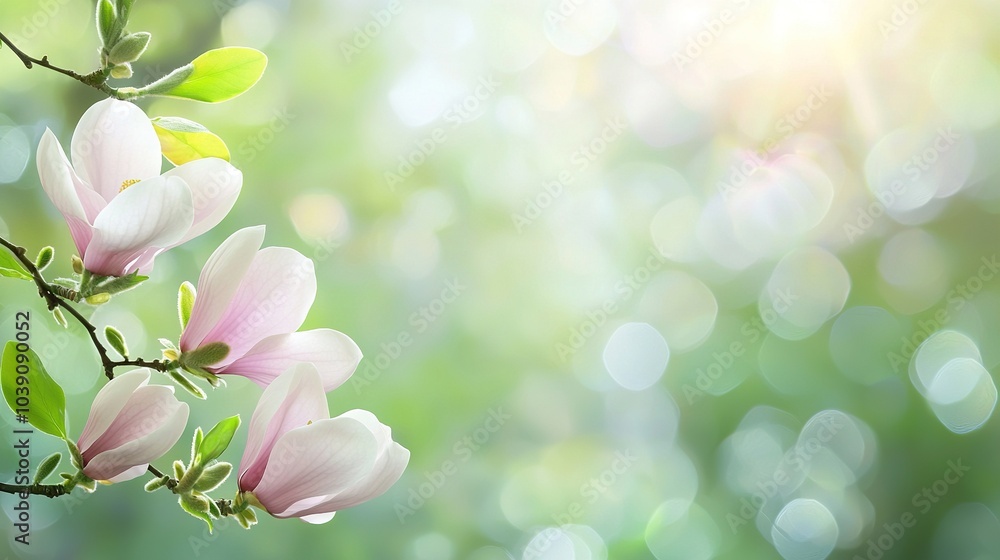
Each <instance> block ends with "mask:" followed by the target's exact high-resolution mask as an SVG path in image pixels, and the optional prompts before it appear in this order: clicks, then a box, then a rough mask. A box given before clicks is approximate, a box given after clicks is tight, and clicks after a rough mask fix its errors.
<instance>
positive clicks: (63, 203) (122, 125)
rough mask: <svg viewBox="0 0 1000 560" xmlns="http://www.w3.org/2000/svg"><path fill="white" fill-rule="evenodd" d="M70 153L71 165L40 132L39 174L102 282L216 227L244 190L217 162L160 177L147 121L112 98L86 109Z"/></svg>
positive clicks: (139, 268)
mask: <svg viewBox="0 0 1000 560" xmlns="http://www.w3.org/2000/svg"><path fill="white" fill-rule="evenodd" d="M70 152H71V157H72V160H73V163H72V164H70V161H69V159H67V158H66V154H65V153H64V152H63V148H62V146H61V145H60V144H59V140H57V139H56V136H55V134H53V133H52V131H51V130H48V129H46V130H45V133H44V134H43V135H42V140H41V142H40V143H39V145H38V157H37V160H38V176H39V179H40V180H41V183H42V188H43V189H44V190H45V193H46V194H47V195H48V196H49V198H50V199H51V200H52V203H53V204H54V205H55V207H56V208H57V209H58V210H59V212H61V213H62V215H63V217H64V218H65V219H66V222H67V224H69V230H70V234H71V235H72V236H73V242H74V243H75V244H76V248H77V251H79V254H80V257H81V258H83V264H84V266H85V267H86V268H87V270H89V271H91V272H92V273H94V274H100V275H103V276H124V275H127V274H130V273H132V272H143V273H144V272H147V271H148V270H150V269H151V268H152V266H153V259H154V258H155V257H156V255H158V254H160V253H161V252H163V251H165V250H167V249H169V248H171V247H175V246H177V245H180V244H181V243H184V242H185V241H188V240H189V239H192V238H194V237H197V236H199V235H201V234H202V233H205V232H206V231H208V230H209V229H211V228H213V227H215V225H216V224H218V223H219V222H220V221H222V219H223V218H224V217H225V216H226V214H228V213H229V210H230V209H231V208H232V207H233V204H234V203H235V202H236V198H237V196H238V195H239V193H240V189H241V188H242V186H243V175H242V174H241V173H240V172H239V171H238V170H237V169H236V168H235V167H233V166H232V165H230V164H229V162H226V161H224V160H222V159H219V158H204V159H199V160H195V161H192V162H189V163H185V164H184V165H181V166H178V167H175V168H173V169H171V170H170V171H167V172H166V173H164V174H162V175H161V174H160V164H161V161H162V156H161V155H160V142H159V140H158V139H157V137H156V131H155V130H154V129H153V125H152V124H151V123H150V121H149V118H147V117H146V115H145V114H144V113H143V112H142V110H141V109H139V108H138V107H136V106H135V105H133V104H132V103H128V102H125V101H118V100H115V99H107V100H104V101H100V102H98V103H96V104H94V105H93V106H92V107H90V108H89V109H87V111H86V112H85V113H84V114H83V117H81V118H80V122H79V123H78V124H77V125H76V130H75V131H74V132H73V140H72V142H71V145H70Z"/></svg>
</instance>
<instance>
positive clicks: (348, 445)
mask: <svg viewBox="0 0 1000 560" xmlns="http://www.w3.org/2000/svg"><path fill="white" fill-rule="evenodd" d="M409 460H410V452H409V451H407V450H406V449H405V448H404V447H402V446H401V445H399V444H398V443H396V442H394V441H392V432H391V430H390V429H389V428H388V427H387V426H385V425H383V424H381V423H380V422H379V421H378V419H376V418H375V415H373V414H372V413H370V412H368V411H365V410H352V411H350V412H345V413H344V414H341V415H340V416H338V417H336V418H330V413H329V410H328V409H327V404H326V395H325V393H324V391H323V386H322V384H321V381H320V377H319V374H318V373H317V372H316V368H315V367H314V366H313V365H312V364H299V365H297V366H296V367H294V368H292V369H290V370H288V371H287V372H286V373H284V374H283V375H281V376H280V377H278V379H276V380H275V381H274V382H273V383H271V385H270V386H268V388H267V389H265V390H264V394H263V395H261V397H260V402H259V403H257V408H256V410H254V413H253V417H252V418H251V419H250V428H249V433H248V435H247V446H246V451H244V453H243V460H242V461H240V469H239V491H240V494H241V495H242V496H243V499H244V500H246V501H248V502H249V503H251V504H253V505H256V506H258V507H261V508H263V509H265V510H267V512H268V513H270V514H271V515H273V516H274V517H282V518H284V517H299V518H302V520H303V521H308V522H309V523H326V522H327V521H329V520H330V519H332V518H333V515H334V513H335V512H336V511H339V510H342V509H344V508H348V507H351V506H355V505H358V504H360V503H362V502H365V501H368V500H370V499H372V498H375V497H378V496H380V495H382V494H383V493H384V492H385V491H386V490H388V489H389V487H390V486H392V485H393V484H394V483H395V482H396V481H397V480H398V479H399V477H400V475H402V474H403V470H404V469H405V468H406V464H407V463H408V462H409Z"/></svg>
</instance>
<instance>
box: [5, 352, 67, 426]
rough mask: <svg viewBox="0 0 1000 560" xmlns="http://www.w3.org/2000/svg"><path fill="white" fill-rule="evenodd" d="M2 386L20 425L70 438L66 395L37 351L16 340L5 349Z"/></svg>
mask: <svg viewBox="0 0 1000 560" xmlns="http://www.w3.org/2000/svg"><path fill="white" fill-rule="evenodd" d="M0 385H2V386H3V396H4V400H6V401H7V405H8V406H10V409H11V410H13V411H14V412H15V413H16V414H17V419H18V421H19V422H22V423H23V422H28V423H30V424H31V425H32V426H34V427H35V428H38V429H39V430H41V431H43V432H45V433H47V434H51V435H54V436H56V437H60V438H62V439H66V394H65V393H63V390H62V387H60V386H59V384H58V383H56V382H55V380H54V379H52V378H51V377H49V374H48V372H47V371H45V366H44V365H42V360H41V359H40V358H39V357H38V354H35V352H34V350H31V349H30V348H26V347H24V346H23V343H21V344H19V343H17V342H15V341H13V340H11V341H9V342H8V343H7V345H6V346H4V349H3V357H2V358H0ZM29 387H30V397H28V396H27V395H28V391H29Z"/></svg>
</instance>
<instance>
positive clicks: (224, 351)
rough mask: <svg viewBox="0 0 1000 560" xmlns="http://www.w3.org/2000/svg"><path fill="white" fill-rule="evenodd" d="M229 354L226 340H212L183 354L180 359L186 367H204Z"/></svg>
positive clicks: (223, 358)
mask: <svg viewBox="0 0 1000 560" xmlns="http://www.w3.org/2000/svg"><path fill="white" fill-rule="evenodd" d="M228 355H229V345H228V344H226V343H225V342H212V343H209V344H206V345H204V346H199V347H198V348H195V349H194V350H192V351H190V352H184V353H182V354H181V357H180V359H179V360H178V361H180V363H181V365H182V366H184V367H192V368H202V367H207V366H211V365H212V364H217V363H219V362H221V361H222V360H225V359H226V356H228Z"/></svg>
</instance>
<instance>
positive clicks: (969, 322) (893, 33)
mask: <svg viewBox="0 0 1000 560" xmlns="http://www.w3.org/2000/svg"><path fill="white" fill-rule="evenodd" d="M92 14H93V4H92V2H89V1H83V0H43V1H39V2H36V1H28V0H25V1H18V2H4V3H3V4H2V6H0V30H2V31H3V32H4V33H5V34H7V35H8V36H10V37H11V39H13V40H14V41H15V42H16V44H17V45H19V46H20V47H21V48H22V49H23V50H25V51H26V52H28V53H29V54H31V55H33V56H38V57H40V56H42V55H48V56H49V57H50V60H51V61H52V62H53V63H55V64H58V65H61V66H64V67H69V68H73V69H76V70H79V71H89V70H90V69H92V68H93V67H95V65H96V50H97V37H96V32H95V30H94V25H93V22H92ZM998 18H1000V4H998V3H996V2H995V1H993V0H959V1H956V2H950V3H944V2H919V1H917V0H896V1H885V0H883V1H879V2H863V1H862V0H844V1H842V2H836V3H835V2H824V1H820V0H731V1H714V0H709V1H704V2H695V1H693V0H685V1H669V0H660V1H653V0H617V1H611V0H548V1H537V2H536V1H529V0H507V1H503V2H501V1H498V0H495V1H491V2H468V3H445V2H437V1H426V2H410V1H408V0H400V1H396V0H394V1H392V2H389V3H385V2H378V1H362V0H329V1H320V0H299V1H295V2H292V1H291V0H211V1H207V2H201V1H195V0H184V1H170V2H168V1H154V0H138V1H137V2H136V5H135V8H134V10H133V17H132V23H131V25H130V26H129V29H130V30H131V31H149V32H151V33H152V34H153V40H152V43H151V45H150V49H149V51H148V52H147V54H146V56H145V57H144V58H143V59H142V60H141V61H139V62H138V63H137V64H136V65H135V76H134V77H133V78H132V80H131V81H128V82H124V83H133V84H135V85H141V84H142V83H146V82H148V81H150V80H152V79H155V78H157V77H159V76H161V75H163V74H165V73H166V72H168V71H169V70H171V69H172V68H174V67H176V66H179V65H181V64H184V63H186V62H188V61H189V60H191V59H192V58H194V57H195V56H197V55H198V54H200V53H201V52H203V51H205V50H207V49H210V48H215V47H219V46H225V45H242V46H250V47H255V48H258V49H261V50H263V51H265V52H266V53H267V55H268V56H269V58H270V62H269V66H268V69H267V72H266V73H265V75H264V77H263V79H262V80H261V82H260V83H259V84H258V85H257V86H256V87H255V88H254V89H253V90H251V91H250V92H249V93H247V94H245V95H243V96H241V97H239V98H237V99H235V100H233V101H230V102H227V103H224V104H220V105H204V104H198V103H192V102H184V101H181V100H168V99H153V100H142V101H141V102H140V103H139V105H140V106H141V107H142V108H143V109H144V110H146V112H147V113H148V114H149V115H150V116H159V115H177V116H183V117H186V118H189V119H192V120H195V121H197V122H200V123H202V124H204V125H206V126H207V127H209V128H210V129H211V130H213V131H214V132H216V133H217V134H219V135H220V136H222V137H223V138H224V139H225V140H226V142H227V143H228V144H229V147H230V149H231V150H232V161H233V164H234V165H236V166H237V167H239V168H240V169H241V170H242V171H243V173H244V178H245V180H244V187H243V193H242V195H241V197H240V199H239V201H238V202H237V204H236V207H235V208H234V210H233V211H232V212H231V213H230V215H229V216H228V217H227V218H226V219H225V220H224V221H223V222H222V223H221V224H220V225H219V226H218V227H216V228H215V229H214V230H212V231H211V232H210V233H208V234H206V235H204V236H202V237H200V238H198V239H196V240H194V241H192V242H190V243H188V244H186V245H184V246H183V247H180V248H177V249H174V250H171V251H170V252H168V253H166V254H164V255H162V256H160V257H159V258H158V259H157V264H156V269H155V273H154V275H153V278H152V279H151V280H149V281H148V282H147V283H146V284H145V285H144V286H143V287H142V289H139V290H135V291H133V292H130V293H127V294H124V295H122V296H121V297H117V298H115V300H114V302H113V303H112V304H110V305H107V306H104V307H101V308H99V309H97V310H96V311H94V312H93V313H94V315H93V321H94V322H95V323H96V324H98V325H104V324H109V323H110V324H114V325H116V326H118V327H119V328H120V329H121V330H122V331H123V332H124V333H125V335H126V336H127V338H128V340H129V343H130V346H131V347H132V348H133V349H134V350H133V352H134V353H135V354H137V355H138V354H141V355H143V356H144V357H148V358H152V357H157V355H158V352H159V350H158V344H157V342H156V339H157V338H159V337H165V338H170V339H174V340H176V338H177V336H178V334H179V333H178V326H177V321H176V312H175V307H174V306H175V294H176V288H177V286H178V284H179V283H181V282H182V281H184V280H192V281H193V280H195V279H196V278H197V275H198V272H199V271H200V269H201V265H202V263H203V262H204V261H205V259H206V258H207V257H208V255H209V254H211V252H212V251H213V249H214V248H215V247H216V246H217V245H218V243H220V242H221V241H222V240H223V239H225V238H226V237H227V236H228V235H229V234H230V233H232V232H233V231H235V230H236V229H239V228H242V227H246V226H249V225H255V224H266V225H267V237H266V240H265V245H282V246H289V247H294V248H296V249H297V250H299V251H301V252H303V253H304V254H306V255H307V256H310V257H312V258H314V260H315V261H316V273H317V276H318V280H319V286H320V289H319V293H318V295H317V298H316V303H315V305H314V306H313V308H312V311H311V313H310V315H309V318H308V319H307V321H306V325H305V326H304V328H318V327H332V328H335V329H338V330H341V331H343V332H345V333H347V334H349V335H350V336H351V337H353V338H354V340H355V341H357V343H358V344H359V345H360V347H361V348H362V350H363V351H364V352H365V356H366V357H365V359H364V361H363V362H362V364H361V367H360V368H359V371H358V373H356V374H355V377H354V379H353V381H351V382H349V383H347V384H345V385H344V386H343V387H341V388H339V389H338V390H336V391H334V392H333V393H331V394H330V395H329V401H330V406H331V411H332V412H333V413H334V414H338V413H339V412H342V411H345V410H349V409H353V408H364V409H368V410H371V411H373V412H374V413H375V414H376V415H377V416H378V417H379V418H380V419H381V420H382V421H383V422H384V423H386V424H388V425H389V426H391V427H392V429H393V435H394V437H395V439H396V440H397V441H399V442H400V443H402V444H403V445H404V446H406V447H407V448H408V449H410V450H411V452H412V459H411V462H410V466H409V468H408V470H407V472H406V473H405V474H404V476H403V478H402V479H401V480H400V481H399V482H398V483H397V484H396V485H395V486H394V487H393V488H392V489H391V490H390V491H389V492H388V493H387V494H385V495H384V496H382V497H380V498H378V499H376V500H374V501H371V502H369V503H366V504H364V505H361V506H358V507H356V508H353V509H350V510H347V511H344V512H341V513H339V514H338V515H337V516H336V517H335V518H334V520H333V521H331V522H330V523H329V524H326V525H321V526H310V525H307V524H305V523H302V522H299V521H297V520H275V519H271V518H268V517H266V516H262V517H261V522H260V524H259V525H257V526H256V527H254V528H253V530H251V531H250V532H246V531H244V530H243V529H241V528H239V527H238V526H236V524H235V523H231V522H230V523H222V524H220V525H219V530H218V531H217V533H216V534H213V535H208V534H207V533H206V532H205V530H204V526H203V525H202V524H201V523H200V522H199V521H197V520H195V519H193V518H191V517H188V516H187V515H185V514H183V513H182V512H181V511H180V509H179V508H178V507H177V505H176V503H175V501H174V500H172V499H171V497H170V496H168V495H166V494H153V495H146V494H144V493H143V492H142V484H143V481H142V480H141V479H140V480H134V481H130V482H127V483H123V484H120V485H115V486H112V487H101V488H99V491H98V492H96V493H94V494H92V495H83V494H81V493H74V494H73V496H72V497H70V498H68V499H65V498H64V499H59V500H53V501H48V500H45V499H43V498H35V499H34V501H33V503H32V508H33V509H32V512H33V521H32V529H33V533H32V544H31V546H30V547H23V546H19V545H18V546H15V545H14V543H13V542H12V541H11V539H12V538H13V531H12V530H11V529H10V528H9V524H6V525H5V530H6V531H7V535H8V538H7V539H6V540H7V546H10V552H9V553H7V557H9V558H69V559H106V558H134V557H148V558H237V557H244V558H378V559H382V558H392V559H396V558H399V559H412V560H450V559H470V560H503V559H515V560H521V559H524V560H529V559H535V558H544V559H546V560H569V559H603V558H612V559H632V558H636V559H638V558H656V559H658V560H666V559H678V560H707V559H710V558H718V559H732V560H744V559H772V558H782V557H783V558H786V559H788V560H791V559H803V560H804V559H820V558H824V557H829V558H869V559H872V560H875V559H877V558H887V559H888V558H899V559H911V558H933V559H942V560H944V559H947V560H985V559H991V558H1000V522H998V520H997V511H998V508H1000V483H998V482H997V479H998V475H997V472H998V467H1000V453H998V451H997V436H998V435H1000V429H998V426H997V423H996V421H993V420H992V419H991V418H990V417H991V414H992V411H993V407H994V405H995V403H996V388H995V384H994V382H993V380H992V378H991V376H990V374H989V373H988V371H987V370H989V369H992V368H994V367H995V366H996V365H997V364H998V363H1000V332H998V327H1000V317H998V313H1000V282H996V281H991V280H992V275H993V274H994V273H995V272H996V271H995V269H993V268H991V266H987V265H984V264H983V263H984V262H985V263H988V264H991V263H992V262H993V259H995V258H996V253H997V252H998V248H997V246H998V242H997V241H996V239H997V234H998V233H1000V228H998V227H997V226H996V225H995V223H996V214H997V212H1000V189H998V188H997V187H998V182H997V178H996V173H997V170H998V166H997V165H996V160H994V159H993V157H992V155H991V153H992V149H993V148H994V147H998V145H1000V135H998V134H997V131H998V128H997V126H996V125H997V122H998V120H1000V71H998V61H997V56H998V53H1000V35H998V34H997V32H996V25H995V24H996V22H997V21H998ZM100 98H101V96H100V94H99V93H97V92H95V91H93V90H90V89H88V88H86V87H84V86H83V85H81V84H79V83H75V82H72V81H70V80H68V79H66V78H65V77H63V76H59V75H57V74H55V73H53V72H49V71H46V70H43V69H34V70H30V71H29V70H26V69H25V68H24V67H23V66H21V65H20V64H19V62H18V60H17V59H16V58H15V57H14V56H13V55H12V54H11V53H10V51H9V50H8V49H2V50H0V233H2V234H3V235H5V236H9V238H11V239H12V240H13V241H14V242H16V243H18V244H20V245H23V246H26V247H28V248H29V251H35V250H37V249H38V248H39V247H41V246H43V245H46V244H51V245H54V246H55V248H56V250H57V259H58V260H57V262H56V263H55V264H54V265H53V266H52V268H50V269H49V273H48V274H49V275H50V276H52V275H54V274H55V275H66V274H68V272H69V256H70V254H71V252H72V250H73V245H72V242H71V240H70V237H69V235H68V231H67V228H66V227H65V224H64V223H63V221H62V219H61V217H60V216H59V214H58V213H57V212H56V211H55V209H54V208H53V206H52V204H51V203H50V202H49V201H48V199H47V198H46V196H45V195H44V193H43V192H42V190H41V188H40V187H39V185H38V179H37V173H36V171H35V164H34V150H35V147H36V146H37V143H38V140H39V138H40V136H41V134H42V132H43V131H44V129H45V127H49V128H51V129H52V130H53V131H54V132H55V133H56V135H57V136H58V137H59V138H60V140H61V141H62V142H63V145H64V146H68V143H69V138H70V136H71V134H72V130H73V127H74V126H75V123H76V121H77V119H78V118H79V117H80V115H81V114H82V113H83V112H84V111H85V110H86V108H87V107H89V106H90V105H91V104H92V103H94V102H96V101H98V100H99V99H100ZM164 165H165V166H166V165H167V164H166V163H165V164H164ZM983 259H985V261H984V260H983ZM446 300H447V301H446ZM24 309H31V310H35V312H36V313H35V317H34V321H33V324H32V329H33V337H34V340H35V341H36V342H35V344H36V347H37V346H38V345H43V348H42V352H41V353H42V355H43V356H44V357H45V358H46V360H47V362H46V363H47V365H48V369H49V370H50V371H51V372H52V374H53V375H54V376H55V377H56V378H57V380H59V381H60V383H61V384H62V385H63V386H64V388H65V389H66V392H67V394H68V398H69V404H70V407H71V412H70V416H71V431H72V433H73V434H74V436H76V435H78V434H79V430H80V429H81V428H82V426H83V423H84V422H85V420H86V415H87V411H88V409H89V403H90V399H91V398H92V396H93V394H94V393H95V392H96V391H97V390H98V388H99V386H100V385H101V383H102V381H101V379H100V375H99V371H98V368H97V367H96V365H95V364H96V357H95V356H94V353H93V350H92V349H91V348H90V347H89V346H88V344H86V341H85V337H84V336H83V332H82V331H81V329H80V328H79V327H78V326H74V327H71V328H70V329H69V331H68V332H66V331H62V330H60V329H59V328H58V327H57V326H56V324H55V323H54V321H52V320H51V319H50V318H48V317H46V315H45V314H44V309H43V307H42V306H41V305H40V303H39V301H38V299H37V297H35V294H34V292H33V290H32V289H31V287H30V286H29V285H28V284H27V283H19V282H15V281H12V280H8V281H6V282H3V283H2V284H0V318H2V320H3V321H4V322H3V326H2V329H3V332H13V331H12V317H13V314H14V313H15V312H16V311H18V310H24ZM941 330H946V331H955V332H958V333H961V336H956V335H948V334H945V335H944V336H938V337H936V340H938V341H943V342H941V343H940V344H938V345H936V346H934V347H932V348H926V347H925V348H926V349H927V352H926V353H925V355H924V357H925V358H926V362H927V363H937V364H938V366H940V365H941V364H945V363H949V364H950V365H949V367H946V368H944V369H941V371H938V368H937V367H932V366H931V365H927V364H926V363H925V364H923V366H922V367H923V369H921V364H918V363H917V362H916V361H915V362H914V368H915V369H914V372H909V369H910V362H911V355H912V354H913V345H914V344H918V343H919V342H920V341H921V340H923V339H924V338H927V337H928V336H929V335H931V334H932V333H935V332H937V331H941ZM949 336H951V338H950V339H949V338H948V337H949ZM401 340H402V341H404V342H406V341H408V343H405V344H399V342H400V341H401ZM949 340H951V342H949ZM955 340H958V341H959V342H955ZM963 344H964V346H963ZM963 348H964V349H963ZM963 356H965V357H966V359H965V360H959V361H955V362H949V360H952V359H953V358H960V357H963ZM980 364H981V365H980ZM928 368H930V369H928ZM163 381H164V382H166V380H165V379H164V380H163ZM259 395H260V389H259V388H258V387H257V386H255V385H253V384H251V383H249V382H245V380H242V379H233V380H231V381H230V383H229V386H228V387H227V388H225V389H219V390H216V391H214V392H213V393H212V394H211V395H210V398H209V400H208V401H206V402H192V415H191V422H190V425H189V430H188V432H187V433H186V435H185V437H184V438H182V440H181V442H180V443H179V444H178V445H177V447H176V448H175V450H174V452H173V453H172V454H170V455H168V456H167V457H165V458H164V459H162V460H161V461H160V462H159V464H158V466H159V467H160V468H161V469H166V468H167V467H168V465H169V462H170V460H171V459H172V458H175V457H183V456H184V455H185V454H186V446H187V443H186V438H188V437H190V433H191V431H192V430H193V428H194V426H196V425H201V426H210V425H213V424H214V423H215V422H217V421H218V420H220V419H221V418H223V417H225V416H228V415H230V414H233V413H236V412H238V413H240V414H242V415H243V418H244V419H246V418H249V415H250V414H251V412H252V410H253V407H254V405H255V404H256V401H257V399H258V396H259ZM181 398H183V399H187V398H188V397H187V396H185V395H181ZM188 400H190V399H188ZM0 417H2V419H3V422H4V423H6V425H12V424H13V418H11V417H10V415H9V414H2V415H0ZM824 426H826V431H824V429H823V427H824ZM4 432H5V434H6V435H7V437H8V438H11V437H12V434H11V433H10V429H9V428H5V429H4ZM960 432H961V433H960ZM964 432H969V433H964ZM244 438H245V428H244V429H241V432H240V433H239V435H238V436H237V439H236V441H237V442H238V443H237V444H236V445H234V447H233V448H231V449H230V450H229V451H228V452H227V454H226V455H225V456H224V459H227V460H230V461H232V462H234V463H236V462H238V461H239V458H240V455H241V452H242V442H243V441H245V439H244ZM32 446H33V451H32V453H33V457H35V458H36V459H35V460H36V461H37V460H40V459H41V458H42V457H44V456H45V455H46V454H47V453H49V452H51V451H53V450H57V449H58V448H59V445H58V443H57V442H56V441H54V440H52V438H48V437H45V436H44V435H43V434H37V435H36V436H35V437H34V439H33V440H32ZM14 457H15V456H14V451H13V449H12V448H11V445H4V446H2V448H0V461H2V464H4V465H8V464H13V461H14ZM956 467H957V468H956ZM966 469H967V470H966ZM956 473H960V474H961V475H962V476H961V477H957V474H956ZM3 476H4V477H7V478H12V473H11V472H10V471H4V474H3ZM223 489H225V491H224V492H222V493H218V495H219V497H222V496H223V495H224V494H226V495H231V493H232V492H233V491H234V490H235V482H234V481H233V480H230V481H228V482H227V483H226V485H224V486H223ZM925 491H926V492H929V494H927V495H924V492H925ZM0 505H2V507H3V510H4V513H5V514H7V515H8V516H9V515H10V514H11V512H12V503H11V502H10V499H9V496H4V497H3V498H2V499H0ZM910 521H912V523H910ZM904 522H905V524H906V525H912V526H904Z"/></svg>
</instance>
